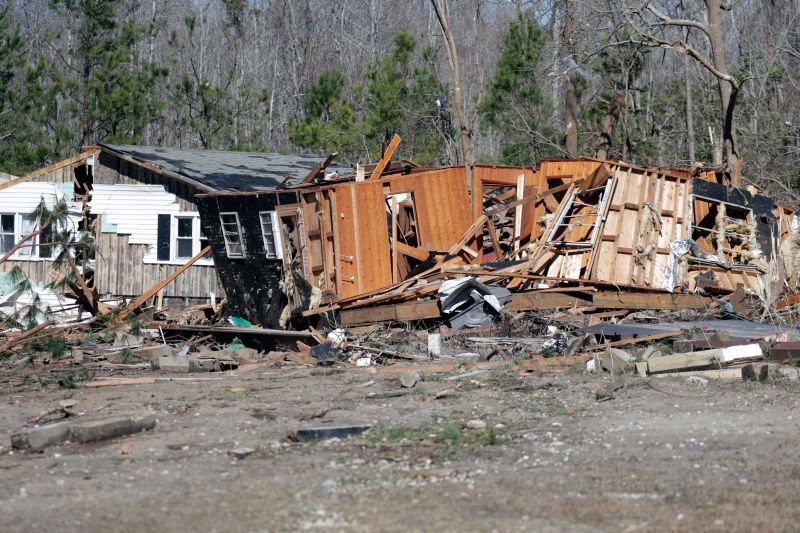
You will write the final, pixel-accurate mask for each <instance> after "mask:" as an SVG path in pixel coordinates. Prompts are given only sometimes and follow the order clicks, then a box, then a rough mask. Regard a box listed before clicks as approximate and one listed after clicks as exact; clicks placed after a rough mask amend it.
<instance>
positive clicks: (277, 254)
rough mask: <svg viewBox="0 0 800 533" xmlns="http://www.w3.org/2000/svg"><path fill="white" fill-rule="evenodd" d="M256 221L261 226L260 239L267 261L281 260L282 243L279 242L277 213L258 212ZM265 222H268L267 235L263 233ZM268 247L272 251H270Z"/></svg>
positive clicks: (279, 227)
mask: <svg viewBox="0 0 800 533" xmlns="http://www.w3.org/2000/svg"><path fill="white" fill-rule="evenodd" d="M258 219H259V225H260V226H261V239H262V242H263V243H264V255H265V256H266V258H267V259H283V242H282V241H281V226H280V221H279V220H278V213H276V212H275V211H259V213H258ZM265 221H269V233H268V232H267V231H265ZM270 241H271V242H270ZM270 247H271V248H272V250H270Z"/></svg>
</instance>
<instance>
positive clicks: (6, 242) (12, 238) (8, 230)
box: [0, 215, 17, 253]
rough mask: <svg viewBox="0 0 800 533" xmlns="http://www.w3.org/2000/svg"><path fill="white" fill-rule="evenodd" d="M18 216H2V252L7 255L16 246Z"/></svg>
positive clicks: (0, 249) (0, 232)
mask: <svg viewBox="0 0 800 533" xmlns="http://www.w3.org/2000/svg"><path fill="white" fill-rule="evenodd" d="M15 219H16V215H0V252H2V253H6V252H8V251H9V250H10V249H11V248H13V247H14V244H16V242H17V241H16V232H15V224H14V222H15Z"/></svg>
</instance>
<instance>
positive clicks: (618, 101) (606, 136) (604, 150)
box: [595, 91, 625, 159]
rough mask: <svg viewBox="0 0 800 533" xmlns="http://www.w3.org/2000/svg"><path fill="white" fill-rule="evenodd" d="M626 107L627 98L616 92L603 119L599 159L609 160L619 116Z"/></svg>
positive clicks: (598, 150)
mask: <svg viewBox="0 0 800 533" xmlns="http://www.w3.org/2000/svg"><path fill="white" fill-rule="evenodd" d="M624 105H625V97H624V95H623V94H622V93H621V92H619V91H614V96H613V97H612V99H611V105H610V107H609V108H608V112H607V113H606V116H604V117H603V124H602V126H601V128H600V142H599V143H598V146H597V154H596V156H595V157H597V159H608V157H609V155H610V154H611V147H612V143H613V140H614V130H615V129H616V127H617V122H618V121H619V116H620V114H621V113H622V108H623V106H624Z"/></svg>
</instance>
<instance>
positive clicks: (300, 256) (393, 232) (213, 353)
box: [0, 140, 800, 416]
mask: <svg viewBox="0 0 800 533" xmlns="http://www.w3.org/2000/svg"><path fill="white" fill-rule="evenodd" d="M398 142H399V140H398ZM395 144H396V143H395ZM104 149H107V150H110V149H111V148H104ZM385 156H386V157H387V158H391V153H388V152H387V153H386V154H385ZM328 163H330V161H328ZM388 163H389V162H388V159H387V160H386V161H384V162H383V164H378V165H376V166H375V167H374V169H373V172H372V175H371V176H370V178H369V179H363V180H362V179H360V178H359V179H356V175H355V174H348V173H346V172H339V173H338V174H337V175H336V176H334V177H331V179H321V177H322V175H323V174H322V173H321V170H316V171H314V172H312V173H311V174H309V176H310V178H308V179H304V180H301V181H298V182H296V183H294V184H290V185H287V186H284V187H282V188H276V189H263V190H261V189H260V190H256V191H250V192H237V191H232V190H224V191H223V190H214V191H205V192H204V193H203V194H200V195H198V196H197V198H196V201H197V206H198V209H199V211H200V219H199V221H198V222H199V224H200V227H202V230H203V232H204V233H205V235H206V236H207V237H208V239H207V240H208V243H207V244H205V245H204V246H202V247H200V246H195V247H194V248H193V250H192V251H193V254H192V255H191V257H188V258H185V260H183V261H182V263H181V264H175V265H173V266H174V268H170V269H166V270H165V271H164V274H163V277H160V278H159V279H150V280H148V283H149V287H146V288H144V290H142V291H141V293H140V294H138V295H137V296H128V297H126V298H119V297H114V296H113V295H111V297H110V298H108V297H106V298H101V297H100V294H99V293H98V290H97V287H96V286H95V285H94V282H93V278H92V277H91V275H90V273H89V271H88V270H86V271H83V270H82V269H81V268H79V266H80V265H78V264H77V263H75V261H74V260H73V259H74V258H73V257H72V255H70V254H67V255H68V256H69V258H70V260H69V261H68V262H69V263H70V270H71V272H72V276H71V278H70V279H71V282H72V283H73V287H72V290H71V292H70V297H71V298H73V300H74V301H76V302H79V303H80V305H81V306H82V307H81V312H79V313H77V314H76V315H75V316H72V317H71V318H66V317H65V316H60V317H58V318H57V319H56V318H51V319H45V315H44V314H42V315H41V316H40V315H36V318H37V320H36V321H34V322H35V324H32V327H29V328H28V329H25V328H23V327H21V323H20V321H19V319H18V318H17V319H15V320H11V321H10V322H9V325H8V327H7V328H6V329H5V330H4V331H3V332H2V336H3V339H2V343H0V352H2V353H5V354H7V355H8V359H7V360H6V361H5V362H4V364H5V365H9V366H14V367H15V369H17V371H18V372H17V375H15V377H13V378H11V379H14V380H18V382H22V381H23V380H24V379H25V378H24V375H25V372H28V373H32V372H35V373H37V376H38V378H39V379H41V376H42V375H43V374H46V375H50V376H52V377H53V378H54V381H57V382H58V383H61V384H62V386H66V387H87V388H91V387H104V386H115V385H123V384H129V385H145V384H153V383H158V382H159V380H165V379H170V380H179V379H185V380H201V379H213V378H214V376H209V377H207V378H206V377H201V376H195V375H191V376H189V375H187V376H179V375H178V374H196V373H209V374H216V376H218V377H220V378H221V379H224V376H225V375H227V374H228V373H234V372H236V373H244V372H249V371H251V370H254V369H257V368H272V367H284V366H312V367H313V366H326V367H333V368H340V369H341V368H352V369H355V370H358V371H360V372H369V373H375V374H378V373H398V374H399V378H398V379H399V382H400V385H401V387H403V388H412V387H415V386H416V385H417V383H418V382H420V381H421V380H422V376H423V375H425V376H427V375H430V374H432V373H462V374H469V373H471V372H485V371H490V370H492V369H497V368H501V367H507V368H511V367H513V368H514V369H515V370H516V371H518V372H519V373H520V374H526V373H533V372H543V371H547V372H564V371H566V370H567V369H570V368H579V369H589V370H591V371H595V372H598V373H602V374H601V375H605V374H606V373H610V374H612V375H615V376H619V375H624V374H632V375H639V376H641V377H643V378H646V379H650V378H651V377H653V376H661V375H664V374H675V373H684V374H686V375H689V373H696V372H707V373H714V372H716V373H717V374H718V375H720V376H721V375H726V376H727V375H730V376H733V375H737V376H739V377H740V378H742V377H743V376H744V377H752V375H753V373H755V374H756V375H758V376H761V369H762V368H763V369H767V368H768V367H767V366H766V365H768V364H770V365H775V364H776V363H783V364H792V363H793V362H794V361H795V360H796V359H798V358H800V342H798V340H800V335H798V331H797V330H796V329H794V328H793V327H791V324H792V323H793V322H791V321H789V320H786V318H787V317H791V316H793V315H792V313H795V315H796V310H797V308H798V307H800V299H798V298H799V297H798V295H797V294H796V291H797V289H798V286H797V279H796V278H797V276H796V275H795V274H796V272H795V270H796V268H795V267H796V263H797V258H796V257H795V256H796V255H797V254H796V253H795V252H796V250H795V248H796V244H797V242H796V241H797V234H798V227H800V223H798V221H797V220H798V219H797V217H796V216H795V214H794V210H793V209H791V208H790V207H788V206H786V205H784V204H780V203H778V202H775V201H773V200H772V199H770V198H768V197H765V196H762V195H759V194H757V192H756V191H754V190H753V189H752V188H749V189H746V190H745V189H738V188H736V187H731V186H730V184H731V183H732V182H731V180H730V179H729V178H730V177H729V176H727V175H726V174H725V173H724V172H722V171H721V170H719V169H698V168H694V169H664V168H654V167H639V166H636V165H632V164H628V163H624V162H620V161H609V160H598V159H590V158H583V159H573V160H567V159H559V160H549V161H543V162H541V164H540V165H539V166H537V167H489V166H485V165H475V166H474V168H473V171H474V177H475V180H476V184H477V185H476V187H477V190H478V191H481V192H482V196H481V199H482V202H478V203H477V207H478V210H477V211H476V212H474V211H473V209H472V208H471V207H470V205H471V204H470V201H469V193H468V191H467V190H466V188H465V181H464V172H465V170H464V168H463V167H447V168H419V167H415V166H413V165H400V166H398V165H394V166H393V165H390V164H388ZM315 168H316V167H315ZM320 168H324V165H323V166H322V167H320ZM98 185H100V184H98ZM106 187H107V186H106ZM37 190H38V189H37ZM97 191H98V193H97V194H98V196H97V199H96V202H95V204H93V205H94V206H95V207H92V209H98V210H101V211H103V213H105V214H108V206H107V205H106V204H104V203H103V202H107V201H110V200H109V199H108V198H106V197H101V196H100V194H101V192H102V194H105V192H103V191H105V189H104V186H102V185H100V186H99V188H98V189H97ZM159 194H160V193H159ZM165 201H166V200H165ZM170 201H171V200H170ZM443 202H444V203H446V204H447V206H446V207H447V209H444V207H443ZM112 203H113V202H112ZM481 204H482V205H481ZM108 205H111V204H108ZM102 206H105V207H102ZM170 206H172V204H170ZM73 211H74V209H73ZM98 212H99V211H98ZM443 214H445V215H444V216H443ZM234 215H235V216H234ZM384 215H385V216H384ZM112 218H113V217H112ZM115 220H116V219H115ZM122 223H123V220H122V219H120V224H122ZM124 223H125V224H129V223H130V221H127V220H126V221H124ZM126 227H127V226H126ZM118 230H119V228H117V231H118ZM126 231H127V230H126ZM234 233H235V237H234ZM232 239H233V240H232ZM234 241H235V242H234ZM159 253H160V252H159ZM209 254H211V255H213V258H214V266H215V268H216V270H217V272H218V274H219V277H220V280H221V282H222V285H223V288H224V292H225V295H224V298H222V299H220V300H219V301H218V300H217V295H216V294H212V295H211V296H210V298H209V299H210V301H206V302H203V303H197V302H196V301H194V302H189V301H186V302H185V303H186V304H187V305H183V306H175V305H170V306H163V305H162V303H163V295H164V291H165V290H168V288H169V287H170V286H173V285H174V284H176V283H178V282H180V280H181V277H182V276H191V275H193V274H192V272H199V271H198V270H193V265H196V264H200V265H206V266H207V263H208V261H209ZM7 292H8V291H4V294H5V293H7ZM14 294H16V296H15V298H10V297H4V298H5V299H3V300H2V301H3V302H4V304H3V305H4V306H3V307H0V310H2V312H3V313H6V314H9V313H10V314H15V313H16V312H17V311H18V309H17V308H14V307H13V306H20V305H23V306H24V305H28V304H26V303H25V302H26V301H27V300H25V298H22V294H23V293H14ZM42 294H44V293H42ZM12 304H13V305H12ZM12 308H13V309H17V311H12V310H10V309H12ZM83 311H86V312H87V313H88V314H90V315H91V318H90V319H88V320H86V319H83V317H82V314H83ZM47 316H49V315H47ZM37 354H39V355H41V357H39V358H37ZM23 362H27V365H23ZM748 365H755V366H748ZM751 369H752V372H751ZM774 374H775V375H779V374H780V372H774ZM709 375H711V374H709ZM701 377H702V376H701ZM95 378H96V379H95ZM448 379H449V378H448ZM448 390H450V389H445V390H443V391H438V392H436V393H435V397H437V398H441V397H447V395H448V394H453V393H455V390H456V389H453V390H452V391H451V392H446V391H448ZM612 392H613V391H612ZM378 394H385V393H378ZM607 396H613V395H612V394H609V395H606V396H604V398H605V397H607ZM61 414H65V415H66V416H68V411H66V410H62V413H61Z"/></svg>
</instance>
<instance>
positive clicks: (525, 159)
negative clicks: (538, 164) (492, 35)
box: [483, 16, 561, 164]
mask: <svg viewBox="0 0 800 533" xmlns="http://www.w3.org/2000/svg"><path fill="white" fill-rule="evenodd" d="M545 42H546V37H545V35H544V32H543V31H542V29H541V28H540V27H539V25H538V24H537V23H536V22H535V21H534V20H530V19H529V20H526V19H525V18H523V16H520V17H519V18H518V20H517V21H516V22H514V23H513V24H511V26H510V27H509V29H508V33H507V34H506V37H505V40H504V42H503V51H502V53H501V55H500V58H499V59H498V61H497V70H496V71H495V74H494V77H493V78H492V79H491V81H490V82H489V87H488V94H487V98H486V100H485V102H484V104H483V115H484V118H485V120H486V123H487V124H488V125H489V127H490V128H491V129H492V130H494V131H495V132H496V133H497V134H498V135H499V137H500V143H501V146H502V154H501V162H503V163H507V164H530V163H531V162H532V161H536V160H538V159H540V158H542V157H547V156H554V155H561V150H560V144H561V143H560V142H559V141H558V140H557V139H556V137H557V135H556V132H555V129H554V127H553V124H552V122H551V120H550V119H551V114H552V102H550V101H549V100H548V99H547V98H546V97H545V95H544V93H543V92H542V87H541V84H540V82H539V75H538V72H539V69H538V66H539V63H540V62H541V60H542V51H543V49H544V46H545Z"/></svg>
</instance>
